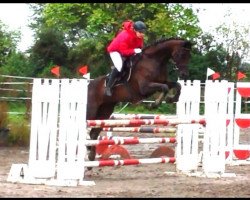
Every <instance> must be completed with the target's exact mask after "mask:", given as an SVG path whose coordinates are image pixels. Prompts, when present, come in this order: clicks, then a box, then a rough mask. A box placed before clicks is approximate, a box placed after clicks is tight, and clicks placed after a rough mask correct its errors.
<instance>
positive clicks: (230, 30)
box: [216, 10, 250, 81]
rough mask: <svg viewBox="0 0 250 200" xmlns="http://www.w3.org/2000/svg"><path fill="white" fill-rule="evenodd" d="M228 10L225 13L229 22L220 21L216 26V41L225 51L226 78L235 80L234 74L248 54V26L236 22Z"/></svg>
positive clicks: (249, 50) (249, 31) (249, 44)
mask: <svg viewBox="0 0 250 200" xmlns="http://www.w3.org/2000/svg"><path fill="white" fill-rule="evenodd" d="M231 15H232V13H231V12H230V10H229V12H228V13H227V14H226V15H225V18H228V19H229V20H227V21H229V23H225V22H224V23H222V24H221V25H220V26H218V27H217V28H216V33H217V42H218V43H219V44H221V45H222V46H223V47H224V48H225V49H226V51H227V56H226V58H225V59H226V63H227V67H226V79H227V80H230V81H236V80H237V77H236V74H237V72H238V71H239V68H240V66H241V64H242V62H243V61H244V59H245V58H247V56H249V55H250V54H249V53H250V49H249V47H250V43H249V39H248V38H249V33H250V29H249V26H244V25H240V24H237V23H236V22H235V21H234V20H233V18H232V17H231Z"/></svg>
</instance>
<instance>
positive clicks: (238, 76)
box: [237, 72, 247, 81]
mask: <svg viewBox="0 0 250 200" xmlns="http://www.w3.org/2000/svg"><path fill="white" fill-rule="evenodd" d="M246 77H247V76H246V75H245V74H244V73H242V72H238V74H237V79H238V81H239V80H240V79H243V78H246Z"/></svg>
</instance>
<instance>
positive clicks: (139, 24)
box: [134, 21, 147, 33]
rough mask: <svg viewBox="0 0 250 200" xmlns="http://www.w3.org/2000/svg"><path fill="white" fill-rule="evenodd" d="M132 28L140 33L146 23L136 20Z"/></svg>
mask: <svg viewBox="0 0 250 200" xmlns="http://www.w3.org/2000/svg"><path fill="white" fill-rule="evenodd" d="M134 29H135V30H136V31H138V32H140V33H144V32H145V31H146V29H147V27H146V25H145V24H144V22H142V21H136V22H135V23H134Z"/></svg>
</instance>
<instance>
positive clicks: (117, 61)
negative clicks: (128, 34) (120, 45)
mask: <svg viewBox="0 0 250 200" xmlns="http://www.w3.org/2000/svg"><path fill="white" fill-rule="evenodd" d="M109 55H110V58H111V60H112V62H113V63H114V66H115V68H116V69H117V70H118V71H119V72H121V70H122V64H123V61H122V57H121V54H120V53H118V52H117V51H114V52H111V53H109Z"/></svg>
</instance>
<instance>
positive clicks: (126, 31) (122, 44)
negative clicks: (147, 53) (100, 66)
mask: <svg viewBox="0 0 250 200" xmlns="http://www.w3.org/2000/svg"><path fill="white" fill-rule="evenodd" d="M132 27H133V22H132V21H125V22H123V30H122V31H121V32H120V33H118V34H117V35H116V37H115V38H114V39H113V40H112V41H111V43H110V44H109V45H108V47H107V51H108V52H109V53H110V52H114V51H117V52H119V53H120V54H121V56H131V55H133V54H134V53H135V51H134V49H135V48H142V47H143V38H138V37H137V36H136V33H135V31H134V30H133V29H132Z"/></svg>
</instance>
